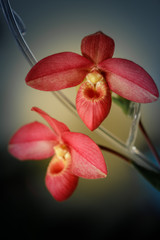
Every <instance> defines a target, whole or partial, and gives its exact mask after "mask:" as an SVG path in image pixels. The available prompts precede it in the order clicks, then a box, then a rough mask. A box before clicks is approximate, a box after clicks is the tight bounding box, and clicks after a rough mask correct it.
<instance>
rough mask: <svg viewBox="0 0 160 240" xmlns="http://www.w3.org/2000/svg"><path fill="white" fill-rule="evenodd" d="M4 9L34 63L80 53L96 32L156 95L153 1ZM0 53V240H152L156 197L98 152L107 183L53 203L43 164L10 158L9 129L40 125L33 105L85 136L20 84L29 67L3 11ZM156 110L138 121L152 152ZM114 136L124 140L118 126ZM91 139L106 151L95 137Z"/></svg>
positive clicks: (82, 184) (46, 98)
mask: <svg viewBox="0 0 160 240" xmlns="http://www.w3.org/2000/svg"><path fill="white" fill-rule="evenodd" d="M11 3H12V6H13V8H14V10H16V11H17V12H18V13H19V14H20V16H21V17H22V18H23V20H24V22H25V24H26V29H27V35H26V37H25V38H26V40H27V42H28V44H29V45H30V47H31V49H32V50H33V52H34V54H35V56H36V57H37V59H41V58H42V57H45V56H47V55H49V54H52V53H56V52H61V51H73V52H77V53H80V47H79V46H80V42H81V39H82V38H83V37H84V36H85V35H87V34H91V33H94V32H96V31H99V30H101V31H103V32H104V33H106V34H108V35H109V36H111V37H112V38H113V39H114V40H115V54H114V56H115V57H121V58H126V59H130V60H132V61H134V62H136V63H138V64H140V65H141V66H142V67H144V68H145V69H146V70H147V71H148V72H149V73H150V74H151V76H152V77H153V79H154V80H155V82H156V84H157V86H158V88H159V89H160V80H159V62H160V44H159V43H160V29H159V25H160V14H159V12H160V1H159V0H152V1H151V0H146V1H145V0H140V1H139V0H135V1H126V0H120V1H118V0H113V1H107V0H106V1H101V0H100V1H94V0H92V1H83V0H81V1H71V0H69V1H64V0H59V1H49V0H47V1H38V0H35V1H32V0H28V1H20V0H13V1H11ZM0 53H1V54H0V66H1V68H0V69H1V77H0V82H1V87H0V91H1V94H0V97H1V99H0V106H1V124H0V129H1V134H0V136H1V138H0V141H1V143H0V151H1V167H0V189H1V190H2V193H1V197H0V199H1V205H0V206H1V220H2V223H1V233H2V235H3V233H4V234H5V235H3V236H4V237H3V239H7V238H9V237H16V238H17V239H38V238H39V237H42V238H43V239H46V238H47V237H48V236H50V237H51V238H52V239H54V238H57V237H61V236H64V237H66V238H67V237H69V238H74V239H76V238H83V239H87V238H88V239H107V238H115V237H117V236H118V237H127V238H128V239H136V238H141V239H143V238H147V237H148V238H152V239H154V237H153V236H156V237H158V236H159V223H160V194H159V192H158V191H157V190H155V189H154V188H153V187H152V186H151V185H150V184H149V183H148V182H146V180H144V179H143V178H142V177H141V176H140V175H139V174H138V173H137V172H136V171H135V169H134V168H132V167H130V166H129V165H128V164H126V163H124V162H123V161H122V160H120V159H117V158H116V157H112V156H111V155H110V154H108V153H104V152H103V154H104V156H105V159H106V162H107V166H108V169H109V174H108V177H107V179H104V180H96V181H91V180H89V181H88V180H84V179H80V181H79V186H78V188H77V189H76V191H75V193H74V194H73V196H72V197H71V198H70V199H69V200H67V201H65V202H62V203H59V202H56V201H55V200H54V199H53V198H52V196H51V195H50V194H49V193H48V191H47V190H46V188H45V183H44V178H45V172H46V168H47V164H48V161H47V160H44V161H41V162H36V161H35V162H33V161H29V162H27V161H26V162H23V163H22V162H19V161H18V160H16V159H15V158H13V157H12V156H10V155H9V153H8V151H7V144H8V141H9V139H10V137H11V135H12V134H13V133H14V132H15V131H16V129H17V128H19V127H20V126H21V125H23V124H26V123H27V122H31V121H34V120H35V119H38V120H39V121H41V122H42V119H40V118H39V117H38V116H37V115H35V114H33V113H32V112H31V111H30V108H31V107H32V106H34V105H36V106H38V107H41V108H42V109H43V110H45V111H48V113H50V114H51V115H52V116H53V117H55V118H57V119H58V120H61V121H63V122H65V123H66V124H67V125H68V126H69V127H70V128H71V130H72V131H77V132H78V131H80V132H85V133H87V134H90V133H88V132H87V130H86V128H85V127H84V125H83V124H82V123H81V122H79V121H78V120H77V119H76V118H75V119H74V117H73V116H72V115H71V114H70V113H68V111H67V110H66V109H63V106H61V105H60V103H59V102H58V101H57V100H56V99H54V97H53V96H51V95H49V93H43V92H41V93H40V92H39V91H35V90H34V89H30V88H29V87H27V86H26V85H25V82H24V78H25V76H26V74H27V72H28V71H29V69H30V66H29V64H28V63H27V61H26V59H25V58H24V57H23V55H22V53H21V52H20V50H19V49H18V47H17V45H16V42H15V40H14V39H13V37H12V35H11V33H10V31H9V29H8V26H7V24H6V22H5V20H4V17H3V14H2V11H0ZM159 109H160V101H159V100H158V101H157V102H155V103H152V104H147V105H143V106H142V120H143V122H144V125H145V127H146V129H147V131H148V133H149V135H150V136H151V139H152V141H153V142H154V144H155V146H156V147H157V149H159V142H160V130H159V118H160V113H159ZM117 111H118V110H117ZM113 115H114V113H113ZM120 118H121V115H119V119H120ZM120 129H121V131H122V134H123V133H124V132H125V126H124V125H123V123H122V126H121V128H120ZM91 137H93V139H94V140H96V141H99V142H101V143H103V144H107V143H105V142H103V140H101V139H100V138H99V136H97V135H96V134H94V133H93V134H92V135H91ZM138 137H139V138H138V139H139V141H138V144H139V145H140V147H141V148H142V149H143V151H144V153H145V154H148V156H150V155H149V153H148V150H147V148H146V145H145V142H144V139H143V138H142V137H141V136H140V135H138ZM108 144H109V143H108Z"/></svg>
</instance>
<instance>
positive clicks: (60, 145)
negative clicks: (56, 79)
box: [8, 107, 107, 201]
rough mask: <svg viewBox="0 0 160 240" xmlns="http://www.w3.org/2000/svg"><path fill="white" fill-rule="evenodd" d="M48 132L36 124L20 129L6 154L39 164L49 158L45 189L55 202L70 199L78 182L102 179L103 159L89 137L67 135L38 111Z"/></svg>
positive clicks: (78, 134)
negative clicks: (36, 161)
mask: <svg viewBox="0 0 160 240" xmlns="http://www.w3.org/2000/svg"><path fill="white" fill-rule="evenodd" d="M32 110H33V111H35V112H37V113H39V114H40V115H41V116H42V117H43V118H44V119H45V120H46V121H47V122H48V124H49V125H50V127H51V128H49V127H47V126H45V125H44V124H42V123H39V122H32V123H29V124H26V125H24V126H22V127H21V128H20V129H19V130H18V131H17V132H16V133H15V134H14V135H13V136H12V138H11V139H10V142H9V147H8V148H9V152H10V153H11V154H12V155H13V156H14V157H16V158H18V159H19V160H41V159H46V158H49V157H52V156H53V157H52V159H51V161H50V163H49V166H48V169H47V173H46V178H45V182H46V186H47V188H48V190H49V192H50V193H51V195H52V196H53V197H54V198H55V199H56V200H57V201H63V200H65V199H67V198H68V197H70V195H71V194H72V193H73V191H74V190H75V188H76V186H77V183H78V178H79V177H83V178H87V179H96V178H104V177H106V176H107V167H106V164H105V160H104V157H103V155H102V153H101V151H100V149H99V147H98V146H97V145H96V143H95V142H93V141H92V140H91V139H90V138H89V137H88V136H86V135H84V134H82V133H75V132H70V130H69V128H68V127H67V126H66V125H65V124H63V123H62V122H59V121H57V120H56V119H54V118H52V117H50V116H49V115H48V114H47V113H45V112H44V111H42V110H41V109H39V108H37V107H33V108H32Z"/></svg>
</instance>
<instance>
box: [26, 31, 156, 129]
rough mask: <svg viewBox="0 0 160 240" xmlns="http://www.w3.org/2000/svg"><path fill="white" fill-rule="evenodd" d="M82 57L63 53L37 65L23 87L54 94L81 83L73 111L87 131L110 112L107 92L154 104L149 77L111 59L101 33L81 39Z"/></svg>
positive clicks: (129, 64)
mask: <svg viewBox="0 0 160 240" xmlns="http://www.w3.org/2000/svg"><path fill="white" fill-rule="evenodd" d="M81 51H82V55H83V56H81V55H78V54H76V53H72V52H63V53H58V54H54V55H51V56H48V57H46V58H44V59H42V60H41V61H39V62H38V63H37V64H36V65H35V66H34V67H33V68H32V69H31V70H30V72H29V73H28V74H27V77H26V83H27V85H29V86H31V87H33V88H36V89H39V90H44V91H57V90H60V89H64V88H69V87H74V86H77V85H79V84H80V83H81V86H80V88H79V90H78V93H77V98H76V108H77V111H78V114H79V116H80V117H81V119H82V120H83V122H84V123H85V124H86V125H87V127H88V128H89V129H90V130H94V129H96V128H97V127H98V126H99V125H100V124H101V122H102V121H103V120H104V119H105V118H106V117H107V115H108V113H109V111H110V108H111V91H113V92H115V93H116V94H118V95H120V96H121V97H123V98H126V99H128V100H131V101H134V102H140V103H148V102H152V101H155V100H156V99H157V98H158V96H159V93H158V89H157V87H156V85H155V83H154V81H153V79H152V78H151V77H150V75H149V74H148V73H147V72H146V71H145V70H144V69H143V68H142V67H140V66H139V65H137V64H136V63H134V62H131V61H129V60H126V59H121V58H112V56H113V53H114V41H113V39H112V38H110V37H108V36H106V35H105V34H103V33H102V32H97V33H95V34H92V35H89V36H86V37H84V39H82V43H81Z"/></svg>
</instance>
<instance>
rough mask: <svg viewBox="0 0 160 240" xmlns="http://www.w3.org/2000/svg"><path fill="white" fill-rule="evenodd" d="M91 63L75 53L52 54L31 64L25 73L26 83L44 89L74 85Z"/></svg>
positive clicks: (78, 81) (53, 89)
mask: <svg viewBox="0 0 160 240" xmlns="http://www.w3.org/2000/svg"><path fill="white" fill-rule="evenodd" d="M92 65H93V64H92V63H91V62H90V61H89V60H88V59H86V58H84V57H83V56H80V55H78V54H76V53H71V52H63V53H58V54H54V55H51V56H48V57H46V58H44V59H42V60H41V61H39V62H38V63H37V64H36V65H34V66H33V68H32V69H31V70H30V72H29V73H28V74H27V77H26V83H27V85H29V86H30V87H33V88H36V89H39V90H44V91H57V90H60V89H64V88H68V87H74V86H77V85H78V84H80V83H81V82H82V81H83V79H84V78H85V75H86V73H87V72H88V69H89V68H90V67H91V66H92Z"/></svg>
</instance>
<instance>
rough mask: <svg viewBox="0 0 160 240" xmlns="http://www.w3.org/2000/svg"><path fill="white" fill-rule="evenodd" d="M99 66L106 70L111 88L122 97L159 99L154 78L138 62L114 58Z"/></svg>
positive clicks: (144, 100)
mask: <svg viewBox="0 0 160 240" xmlns="http://www.w3.org/2000/svg"><path fill="white" fill-rule="evenodd" d="M98 67H99V68H100V69H101V70H102V71H105V72H106V80H107V82H108V85H109V87H110V89H111V90H112V91H113V92H115V93H117V94H118V95H120V96H121V97H124V98H126V99H128V100H131V101H134V102H140V103H148V102H152V101H155V100H157V98H158V96H159V93H158V89H157V87H156V85H155V83H154V81H153V79H152V78H151V76H150V75H149V74H148V73H147V72H146V71H145V70H144V69H143V68H142V67H140V66H139V65H137V64H136V63H134V62H131V61H129V60H126V59H120V58H112V59H107V60H105V61H103V62H102V63H100V64H99V65H98Z"/></svg>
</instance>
